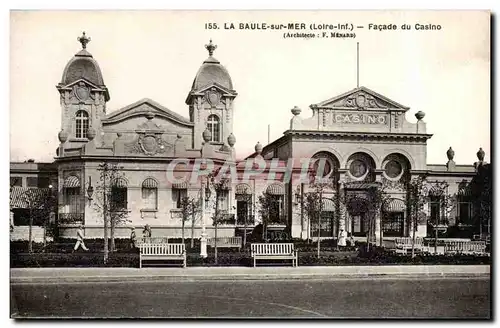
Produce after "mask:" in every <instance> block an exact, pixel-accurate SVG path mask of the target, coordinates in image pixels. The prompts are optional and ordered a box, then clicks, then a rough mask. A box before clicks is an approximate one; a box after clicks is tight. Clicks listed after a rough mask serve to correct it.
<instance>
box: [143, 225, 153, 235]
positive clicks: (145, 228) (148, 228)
mask: <svg viewBox="0 0 500 328" xmlns="http://www.w3.org/2000/svg"><path fill="white" fill-rule="evenodd" d="M142 234H143V236H144V238H150V237H151V227H150V226H149V224H146V225H145V226H144V230H142Z"/></svg>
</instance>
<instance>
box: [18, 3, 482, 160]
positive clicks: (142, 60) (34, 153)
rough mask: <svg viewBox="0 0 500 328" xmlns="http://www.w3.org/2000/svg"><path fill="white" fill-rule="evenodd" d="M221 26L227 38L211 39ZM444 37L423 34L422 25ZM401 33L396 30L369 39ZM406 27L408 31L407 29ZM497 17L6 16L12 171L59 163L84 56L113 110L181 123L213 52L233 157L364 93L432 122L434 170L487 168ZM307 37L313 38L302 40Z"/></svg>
mask: <svg viewBox="0 0 500 328" xmlns="http://www.w3.org/2000/svg"><path fill="white" fill-rule="evenodd" d="M240 22H252V23H267V24H282V23H284V24H288V23H291V22H298V23H305V24H306V25H309V24H311V23H316V24H321V23H328V24H337V23H348V24H351V23H352V24H353V25H355V26H356V25H363V26H365V28H363V29H355V30H354V32H356V38H345V39H333V38H328V39H321V38H315V39H300V38H288V39H285V38H283V36H282V34H283V31H274V30H266V31H263V30H239V29H238V28H236V29H234V30H226V29H224V24H225V23H227V24H229V23H233V24H234V25H235V26H236V27H238V24H239V23H240ZM207 23H216V24H217V25H218V26H219V27H220V29H217V30H213V29H206V27H205V26H206V24H207ZM416 23H419V24H423V25H425V24H435V25H437V24H439V25H440V26H441V29H440V30H432V31H429V30H427V31H416V30H415V24H416ZM369 24H395V25H396V26H397V27H398V29H397V30H385V31H378V30H370V29H368V25H369ZM402 24H409V25H411V26H412V30H410V31H403V30H401V25H402ZM489 24H490V14H489V13H488V12H479V11H476V12H471V11H469V12H466V11H455V12H445V11H398V12H388V11H357V12H349V11H316V12H314V11H253V12H248V11H247V12H246V11H191V12H188V11H175V12H173V11H13V12H11V15H10V147H11V149H10V155H11V159H10V160H11V161H24V160H26V159H29V158H33V159H35V160H36V161H52V160H53V158H54V156H55V150H56V148H57V147H58V139H57V134H58V132H59V131H60V129H61V107H60V104H59V94H58V91H57V90H56V88H55V86H56V85H57V84H58V83H59V82H60V80H61V77H62V73H63V70H64V67H65V65H66V63H67V62H68V61H69V60H70V59H71V58H72V57H73V55H74V54H75V53H76V52H78V51H79V49H80V48H81V46H80V44H79V43H78V42H77V37H78V36H80V35H81V33H82V31H85V32H86V34H87V36H90V37H91V39H92V41H91V42H90V43H89V44H88V46H87V50H88V51H89V52H90V53H92V55H93V57H94V58H95V59H96V60H97V61H98V63H99V65H100V67H101V70H102V73H103V77H104V82H105V84H106V86H107V87H108V89H109V91H110V95H111V100H110V101H109V102H108V104H107V112H108V113H110V112H112V111H115V110H119V109H120V108H122V107H124V106H127V105H129V104H131V103H133V102H135V101H137V100H139V99H142V98H151V99H153V100H155V101H156V102H158V103H160V104H162V105H163V106H165V107H167V108H169V109H170V110H173V111H175V112H177V113H179V114H181V115H183V116H185V117H189V115H188V107H187V105H185V103H184V101H185V99H186V96H187V94H188V92H189V91H190V88H191V84H192V81H193V79H194V77H195V75H196V72H197V71H198V69H199V67H200V66H201V64H202V63H203V61H204V60H205V59H206V58H207V56H208V53H207V51H206V50H205V48H204V45H205V44H207V43H208V41H209V39H212V40H213V42H214V43H215V44H216V45H217V49H216V51H215V54H214V57H215V58H217V59H218V60H219V61H220V62H221V64H223V65H224V66H225V67H226V68H227V69H228V71H229V73H230V75H231V77H232V81H233V86H234V89H236V91H237V92H238V97H237V98H236V101H235V103H234V106H235V114H234V119H235V122H234V125H233V131H234V135H235V137H236V146H235V147H236V153H237V157H239V158H241V157H245V156H246V155H248V154H250V153H252V152H253V149H254V146H255V144H256V143H257V142H258V141H260V142H261V143H262V144H266V143H267V129H268V124H270V129H271V141H272V140H274V139H277V138H279V137H280V136H281V135H282V134H283V132H284V131H285V130H287V129H288V127H289V121H290V118H291V117H292V114H291V113H290V109H291V108H293V107H294V106H298V107H300V108H301V109H302V114H301V115H302V116H303V117H308V116H310V115H311V114H312V111H311V110H310V109H309V105H310V104H313V103H319V102H321V101H323V100H326V99H329V98H332V97H334V96H337V95H340V94H342V93H344V92H346V91H349V90H351V89H353V88H355V87H356V42H359V44H360V57H359V64H360V65H359V67H360V68H359V76H360V85H363V86H366V87H368V88H370V89H371V90H374V91H376V92H377V93H380V94H382V95H384V96H386V97H388V98H390V99H392V100H394V101H396V102H398V103H401V104H403V105H406V106H408V107H410V110H409V111H408V112H407V114H406V119H407V120H408V121H410V122H416V118H415V116H414V115H415V113H416V112H417V111H423V112H425V113H426V116H425V118H424V121H425V122H426V123H427V132H428V133H431V134H433V137H432V138H431V139H430V140H429V141H428V147H427V163H429V164H445V163H446V161H447V157H446V151H447V150H448V148H449V147H450V146H451V147H452V148H453V149H454V151H455V158H454V160H455V162H456V163H457V164H472V163H473V162H475V161H477V157H476V152H477V151H478V149H479V147H482V148H483V150H484V151H485V152H486V161H489V160H490V112H491V110H490V32H489V31H490V26H489ZM298 32H309V30H304V31H298Z"/></svg>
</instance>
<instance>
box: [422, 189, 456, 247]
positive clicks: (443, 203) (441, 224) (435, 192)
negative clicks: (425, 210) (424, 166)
mask: <svg viewBox="0 0 500 328" xmlns="http://www.w3.org/2000/svg"><path fill="white" fill-rule="evenodd" d="M448 187H449V184H448V183H447V182H446V181H433V182H428V185H427V186H426V188H424V191H427V197H426V199H427V200H431V199H432V197H434V198H435V200H436V201H437V202H438V204H439V212H438V213H437V215H436V221H435V222H431V225H432V226H433V228H434V252H435V253H437V240H438V232H439V230H440V229H444V230H446V229H447V227H448V217H449V215H450V213H451V211H452V210H453V209H454V208H455V205H456V198H455V197H453V196H451V195H450V194H449V193H448ZM431 214H432V209H431Z"/></svg>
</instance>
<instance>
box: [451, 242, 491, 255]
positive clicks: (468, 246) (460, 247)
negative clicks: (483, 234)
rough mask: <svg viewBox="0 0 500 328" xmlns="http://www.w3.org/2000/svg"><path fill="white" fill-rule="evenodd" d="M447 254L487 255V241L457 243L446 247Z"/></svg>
mask: <svg viewBox="0 0 500 328" xmlns="http://www.w3.org/2000/svg"><path fill="white" fill-rule="evenodd" d="M444 253H445V254H468V255H472V254H481V255H483V254H486V242H485V241H455V242H447V243H446V244H445V245H444Z"/></svg>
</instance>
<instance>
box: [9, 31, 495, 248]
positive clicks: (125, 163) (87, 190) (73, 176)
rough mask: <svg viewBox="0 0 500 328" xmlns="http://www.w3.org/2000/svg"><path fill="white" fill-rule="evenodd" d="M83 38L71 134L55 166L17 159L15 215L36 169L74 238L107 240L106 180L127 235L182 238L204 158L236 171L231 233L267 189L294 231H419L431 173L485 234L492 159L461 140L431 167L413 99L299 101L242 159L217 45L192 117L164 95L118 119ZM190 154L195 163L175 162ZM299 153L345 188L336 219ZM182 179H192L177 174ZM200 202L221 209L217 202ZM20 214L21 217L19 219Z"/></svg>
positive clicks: (464, 218) (465, 220) (70, 110)
mask: <svg viewBox="0 0 500 328" xmlns="http://www.w3.org/2000/svg"><path fill="white" fill-rule="evenodd" d="M79 41H80V43H81V45H82V49H81V50H80V51H79V52H77V53H76V54H75V55H74V56H73V57H72V58H71V59H70V61H69V62H68V63H67V65H66V67H65V68H64V70H63V73H62V79H61V81H60V83H59V84H58V85H57V91H58V93H59V97H60V105H61V130H60V132H59V134H58V137H59V141H60V145H59V147H58V149H57V154H56V158H55V161H54V162H53V163H46V164H42V163H38V164H37V163H25V164H24V163H23V164H18V163H11V187H12V188H11V190H15V191H12V192H11V208H12V209H13V210H12V211H11V212H15V211H17V210H16V209H17V208H20V207H22V204H20V203H19V202H17V203H16V199H18V198H19V197H18V196H15V195H17V194H19V192H17V191H18V190H21V189H23V188H32V187H34V185H25V182H24V179H29V177H28V175H32V176H34V177H38V179H39V180H38V181H43V183H44V186H38V187H41V188H48V185H47V186H45V184H47V183H45V182H46V181H45V180H47V181H50V182H49V184H50V185H51V186H54V190H55V191H56V192H57V197H58V206H57V215H56V217H57V224H58V227H59V233H60V236H63V237H64V236H71V237H74V235H75V230H76V228H77V226H78V225H79V224H83V225H84V226H85V233H86V237H87V238H95V237H102V236H103V212H102V202H103V200H102V197H100V196H99V190H102V189H103V188H105V187H106V184H108V187H109V186H111V188H114V189H113V193H114V195H118V196H116V197H114V198H113V199H114V201H115V202H118V203H119V206H118V207H120V208H121V209H122V211H123V212H126V215H125V217H126V220H125V221H124V222H122V223H120V224H118V226H117V230H116V235H117V236H119V237H126V236H128V235H129V228H130V227H132V226H135V227H138V228H140V227H143V226H145V225H149V226H151V228H152V232H153V236H169V237H174V236H180V234H181V226H182V211H181V207H182V206H181V203H182V199H183V197H185V196H189V197H192V198H194V199H202V198H206V197H207V196H208V194H207V193H206V189H207V180H206V179H205V180H204V179H184V180H183V179H182V178H183V177H186V176H191V175H192V173H193V170H195V171H196V170H205V171H206V170H207V168H206V167H202V166H197V165H198V164H197V163H203V161H199V160H201V159H205V160H209V161H210V162H211V163H213V165H214V166H213V168H214V170H217V169H219V170H220V169H223V168H227V167H229V170H230V171H231V170H232V172H236V175H233V179H231V181H230V183H229V184H228V185H227V187H226V188H224V190H223V191H221V192H220V193H221V195H220V197H219V200H218V203H217V209H218V210H221V211H222V212H223V213H224V215H225V217H226V219H227V220H225V221H224V224H221V225H219V226H218V235H219V236H233V235H235V234H238V233H239V232H240V228H241V226H242V225H245V226H249V227H250V228H252V227H253V226H255V225H257V224H259V223H260V222H262V216H263V215H262V209H261V208H260V207H261V206H262V205H261V202H259V196H263V195H268V196H270V197H271V198H272V199H273V203H272V204H273V205H272V206H273V209H274V211H273V213H274V214H273V215H275V216H276V217H277V220H274V221H273V222H274V226H276V227H278V228H279V227H281V228H282V229H285V230H286V231H287V233H288V234H289V235H290V236H291V237H293V238H302V239H305V238H317V237H318V235H319V236H320V237H321V238H335V237H336V236H337V235H338V231H339V229H345V230H346V231H348V232H349V233H352V234H353V236H354V237H355V238H364V237H365V236H366V234H367V231H369V230H370V229H369V227H368V222H373V223H374V227H373V229H372V230H370V231H372V233H373V234H374V240H376V241H377V242H380V241H381V240H382V239H383V238H393V237H397V236H409V235H410V233H411V231H412V225H411V224H410V223H409V214H408V208H407V205H408V199H407V192H406V190H405V184H406V182H407V181H409V180H411V179H414V178H416V177H419V176H424V175H425V176H426V178H427V181H428V182H430V183H431V184H432V182H438V181H445V182H446V183H447V188H446V189H447V190H446V192H447V193H448V194H449V195H452V196H453V198H454V199H455V200H456V206H454V208H453V209H452V210H450V211H449V212H447V213H446V220H447V221H446V225H447V226H448V227H459V228H460V227H462V228H463V229H462V228H460V229H458V230H464V229H465V230H467V229H468V230H467V231H472V230H477V229H476V228H473V229H472V230H471V229H469V228H470V227H471V226H474V225H475V223H474V222H475V221H474V220H475V217H477V215H478V214H477V213H476V212H475V210H474V206H473V201H472V200H471V198H470V191H469V189H468V188H467V186H468V185H469V184H470V181H471V180H472V179H473V178H474V177H475V176H476V175H477V172H478V167H483V166H484V165H486V164H485V163H484V152H483V151H482V150H480V151H479V152H478V154H477V156H478V160H479V161H478V163H477V165H475V166H474V165H458V164H455V162H454V161H453V157H454V152H453V150H452V149H451V147H450V149H449V150H448V151H447V152H443V157H444V155H446V156H447V158H448V160H447V162H446V163H445V164H439V165H433V164H427V156H426V152H427V140H429V139H430V138H431V137H432V135H431V134H429V133H428V132H427V131H426V124H425V122H424V120H423V119H424V116H425V114H424V113H423V112H421V111H420V112H418V113H417V114H416V117H417V120H418V121H417V123H410V122H408V121H407V120H406V114H407V112H408V110H409V107H406V106H404V105H401V104H399V103H397V102H395V101H393V100H391V99H388V98H386V97H384V96H383V95H380V94H378V93H376V92H374V91H372V90H370V89H368V88H366V87H358V88H356V89H353V90H351V91H349V92H346V93H343V94H341V95H339V96H336V97H333V98H331V99H328V100H325V101H323V102H320V103H317V104H314V105H311V106H310V108H311V110H312V116H311V117H304V116H305V115H304V114H302V113H301V112H302V111H301V109H299V108H297V107H294V108H293V109H292V110H291V119H290V128H289V129H288V130H287V131H285V132H284V133H283V136H282V137H281V138H279V139H277V140H275V141H273V142H271V143H270V144H268V145H266V146H262V145H261V144H259V143H258V144H257V145H256V146H255V153H253V154H250V155H249V156H248V157H247V158H246V159H245V160H237V159H236V157H235V148H234V147H235V144H236V138H235V135H234V131H233V119H234V110H235V106H234V101H235V99H236V97H237V96H238V93H237V92H236V90H235V87H234V86H233V82H232V80H231V77H230V75H229V72H228V71H227V69H226V68H225V67H224V66H223V65H222V64H221V63H220V62H219V61H218V60H217V59H215V58H214V56H213V55H214V51H215V49H216V46H215V45H214V44H213V43H212V41H210V43H209V44H208V45H206V46H205V47H206V49H207V50H208V55H209V56H208V58H207V59H206V60H205V61H204V62H203V63H202V65H201V67H200V68H199V70H198V72H197V74H196V76H195V77H194V81H193V84H192V87H191V91H190V92H189V94H188V95H187V97H186V100H185V103H186V106H188V108H189V118H185V117H182V116H181V115H179V114H177V113H175V112H173V111H171V110H169V109H168V108H166V107H164V106H163V105H161V104H158V103H157V102H155V101H153V100H151V99H142V100H139V101H137V102H135V103H133V104H130V105H128V106H126V107H124V108H122V109H119V110H115V111H112V112H109V113H108V111H107V102H108V101H109V100H110V90H108V88H107V87H106V85H105V83H104V74H103V72H102V71H101V69H100V67H99V65H98V63H97V61H96V60H95V59H94V58H93V57H92V55H91V54H90V53H89V52H88V51H87V44H88V42H89V41H90V40H89V39H88V38H87V37H86V36H85V34H84V35H83V36H82V37H80V38H79ZM54 96H56V95H54ZM179 159H183V161H181V162H179V163H177V164H176V165H172V163H173V162H175V161H178V160H179ZM300 159H322V163H325V165H324V170H323V171H324V174H329V175H331V176H332V177H333V180H332V181H334V183H332V184H331V185H329V186H328V188H327V189H326V190H325V192H324V195H322V196H323V198H322V202H323V206H322V212H323V213H322V219H321V222H318V223H315V222H311V220H309V219H308V215H307V213H306V211H305V204H304V202H305V198H306V195H307V193H308V192H311V191H312V190H313V186H312V185H310V184H308V183H306V182H304V180H301V179H300V178H299V176H300V174H301V172H303V165H302V164H301V162H300ZM248 163H251V165H250V166H249V165H248ZM252 163H253V164H252ZM108 164H109V165H115V168H117V169H116V170H117V171H119V172H118V173H117V175H116V176H114V177H113V178H112V179H110V180H109V181H106V180H107V179H106V178H103V171H105V169H104V167H105V166H104V165H108ZM34 165H38V167H41V166H46V167H49V168H50V169H49V170H48V171H47V172H42V171H41V170H40V169H38V168H34V167H33V168H32V167H31V166H34ZM21 167H26V168H21ZM257 168H258V169H257ZM249 169H251V170H250V171H252V172H251V173H249V172H248V171H249ZM169 176H170V177H172V176H173V177H176V178H179V179H174V180H175V181H173V180H172V179H169V178H168V177H169ZM235 176H237V177H238V178H236V179H235V178H234V177H235ZM19 177H21V180H22V182H21V183H19V182H16V181H14V183H13V180H12V179H14V180H15V178H19ZM44 179H45V180H44ZM181 180H183V181H181ZM179 181H180V182H179ZM26 183H27V182H26ZM32 184H33V183H32ZM381 186H383V188H384V192H385V193H386V194H387V199H385V200H384V203H383V204H382V205H381V211H379V212H378V213H376V214H373V213H372V214H369V211H368V210H367V208H368V207H369V204H370V202H371V199H370V197H371V196H370V195H372V191H373V189H374V188H375V189H376V188H382V187H381ZM20 188H21V189H20ZM209 188H210V187H209ZM16 192H17V194H16ZM429 192H431V191H429ZM339 195H346V196H349V197H348V199H349V201H346V202H342V203H340V202H339V199H340V198H339ZM101 196H102V194H101ZM431 196H432V195H431ZM13 199H14V200H13ZM429 199H430V201H429V204H428V206H426V207H425V209H424V211H423V212H424V213H423V215H424V218H423V219H422V220H421V221H419V222H418V226H417V231H416V234H417V235H418V236H427V235H429V234H431V233H432V231H431V230H432V229H433V228H432V226H433V223H434V222H438V221H439V220H440V219H441V217H442V215H441V214H439V213H442V209H441V208H440V204H439V199H438V200H437V201H435V202H434V203H433V200H432V199H433V198H432V197H429ZM212 200H213V196H212ZM99 203H101V204H99ZM201 203H205V204H208V202H207V200H206V199H205V202H204V201H201ZM204 207H205V209H204V211H202V212H200V214H199V215H198V220H197V221H196V222H195V225H194V236H195V237H199V236H200V234H201V231H202V225H203V224H202V223H203V222H204V223H205V225H206V229H207V233H208V235H213V234H214V231H213V230H214V229H213V225H212V216H213V212H214V206H211V205H210V206H208V205H206V206H204ZM475 213H476V214H475ZM371 216H373V217H371ZM18 221H19V220H17V219H14V222H13V223H14V226H16V223H20V222H21V221H19V222H18ZM468 227H469V228H468ZM481 229H483V228H481ZM471 233H472V232H471Z"/></svg>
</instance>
